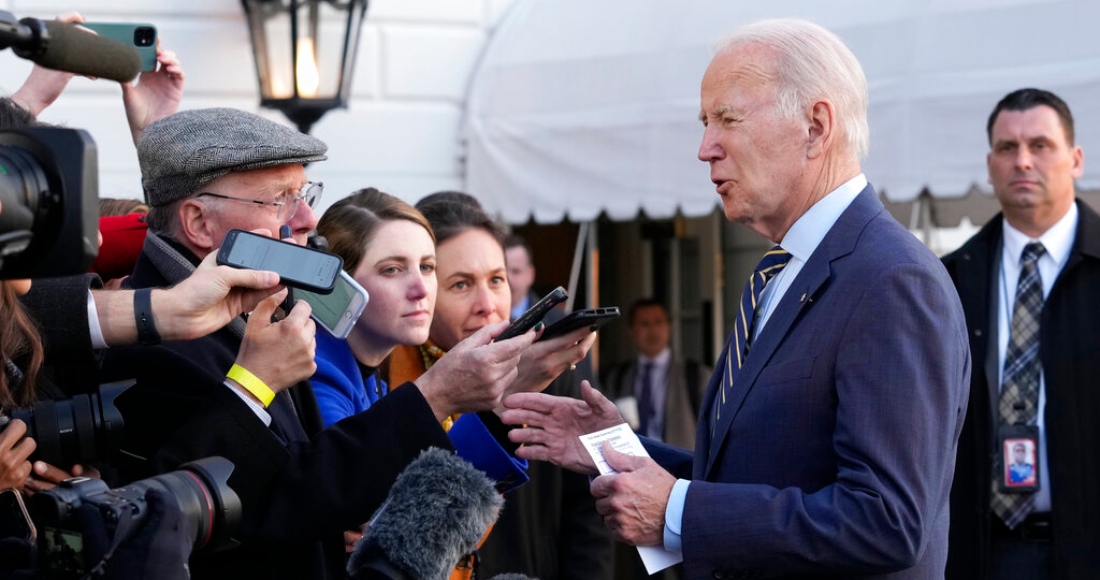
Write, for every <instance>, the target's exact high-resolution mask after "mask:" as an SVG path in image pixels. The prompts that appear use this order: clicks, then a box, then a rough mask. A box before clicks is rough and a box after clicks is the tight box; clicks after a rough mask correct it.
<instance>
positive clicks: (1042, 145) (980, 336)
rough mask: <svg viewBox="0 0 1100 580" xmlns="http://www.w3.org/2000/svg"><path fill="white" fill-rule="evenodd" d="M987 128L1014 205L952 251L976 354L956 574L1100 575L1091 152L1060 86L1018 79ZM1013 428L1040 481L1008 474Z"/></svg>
mask: <svg viewBox="0 0 1100 580" xmlns="http://www.w3.org/2000/svg"><path fill="white" fill-rule="evenodd" d="M986 135H987V137H988V139H989V147H990V150H989V155H988V156H987V157H986V164H987V165H988V167H989V183H990V184H992V186H993V193H994V194H995V195H996V196H997V201H998V202H999V203H1000V204H1001V209H1002V213H1001V214H1000V215H997V216H996V217H994V218H993V219H991V220H990V221H989V223H987V224H986V225H985V227H983V228H982V229H981V231H979V232H978V233H977V234H975V235H974V237H972V238H971V239H970V240H969V241H967V242H966V244H964V245H963V246H962V247H961V248H959V249H958V250H957V251H955V252H954V253H952V254H951V255H949V256H947V257H945V258H944V264H945V265H946V266H947V270H948V272H949V273H950V275H951V278H952V280H953V281H954V283H955V286H956V288H957V289H958V291H959V297H960V299H961V300H962V304H963V309H964V310H965V311H966V321H967V326H968V328H969V331H970V333H969V334H970V351H971V353H972V356H973V357H974V373H973V376H972V378H971V382H970V409H969V411H968V412H967V417H966V423H965V427H964V429H963V433H962V437H961V439H959V454H958V459H957V464H956V470H955V483H954V486H953V488H952V490H951V544H950V546H951V549H950V552H949V557H948V562H947V578H949V579H963V578H965V579H967V580H972V579H977V580H984V579H986V578H1029V579H1040V580H1041V579H1043V578H1058V579H1070V580H1072V579H1076V578H1095V577H1096V571H1097V570H1100V492H1098V489H1100V488H1098V487H1097V482H1098V481H1100V429H1098V426H1100V392H1098V391H1097V388H1096V387H1097V385H1098V384H1100V367H1098V366H1097V364H1096V356H1097V354H1098V353H1100V302H1098V301H1097V296H1098V295H1100V215H1097V213H1096V212H1095V211H1093V210H1092V209H1091V208H1089V206H1087V205H1085V204H1084V203H1082V202H1080V201H1078V200H1076V199H1075V193H1074V180H1075V179H1076V178H1078V177H1080V176H1081V173H1082V171H1084V153H1083V152H1082V150H1081V147H1080V146H1079V145H1077V144H1076V143H1075V141H1074V126H1073V115H1072V114H1071V113H1070V110H1069V106H1067V105H1066V103H1065V102H1064V101H1063V100H1062V99H1061V98H1059V97H1058V96H1057V95H1055V94H1053V93H1051V92H1049V91H1044V90H1040V89H1020V90H1017V91H1013V92H1012V93H1009V94H1008V95H1006V96H1005V97H1004V98H1003V99H1001V101H1000V102H999V103H997V106H996V107H994V109H993V113H992V114H991V115H990V116H989V120H988V123H987V125H986ZM1008 439H1013V440H1019V439H1027V440H1029V443H1030V444H1029V445H1028V447H1030V448H1031V449H1032V450H1033V453H1034V455H1033V458H1035V459H1037V461H1035V462H1034V465H1035V474H1036V475H1037V476H1038V477H1036V478H1035V479H1036V481H1035V484H1034V485H1020V484H1014V483H1012V482H1005V481H1003V480H1004V475H1003V474H1004V472H1005V469H1004V466H1005V465H1006V464H1010V463H1012V462H1013V458H1011V457H1005V455H1006V454H1007V453H1008V451H1007V450H1008V449H1009V448H1010V445H1006V444H1005V442H1006V440H1008Z"/></svg>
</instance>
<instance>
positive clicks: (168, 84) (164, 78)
mask: <svg viewBox="0 0 1100 580" xmlns="http://www.w3.org/2000/svg"><path fill="white" fill-rule="evenodd" d="M184 80H185V75H184V73H183V67H182V66H181V65H180V61H179V58H178V57H177V56H176V53H175V52H173V51H170V50H164V49H163V48H161V46H160V39H159V38H158V39H157V68H156V69H155V70H151V71H146V72H143V73H141V75H139V76H138V79H137V84H134V82H133V81H130V82H128V83H122V103H123V105H124V106H125V107H126V121H127V122H129V124H130V134H131V136H132V137H133V139H134V144H135V145H137V142H138V139H140V138H141V133H142V131H144V130H145V127H148V126H149V124H150V123H152V122H154V121H158V120H160V119H163V118H164V117H167V116H168V115H171V114H173V113H175V112H176V110H177V109H179V106H180V101H181V100H182V99H183V85H184Z"/></svg>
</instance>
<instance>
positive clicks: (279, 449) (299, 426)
mask: <svg viewBox="0 0 1100 580" xmlns="http://www.w3.org/2000/svg"><path fill="white" fill-rule="evenodd" d="M158 243H159V246H157V244H158ZM151 244H152V245H153V246H156V247H151ZM167 253H169V252H168V251H167V250H166V247H165V246H164V242H163V241H162V240H159V239H156V237H155V236H153V235H150V236H149V238H147V240H146V246H145V250H144V251H143V253H142V256H141V258H139V260H138V264H137V267H136V269H135V272H134V275H133V276H132V277H131V278H130V283H131V284H133V286H134V287H139V288H140V287H159V286H165V285H168V284H170V283H173V282H177V281H178V279H172V278H178V277H179V276H181V275H186V273H185V272H181V271H179V270H178V268H179V262H178V261H177V262H176V263H175V265H168V266H165V265H164V262H163V258H160V259H156V258H154V259H151V258H150V254H152V255H153V256H161V257H163V256H165V255H166V254H167ZM173 268H176V269H173ZM185 270H186V269H185ZM164 272H169V273H170V274H168V275H166V274H165V273H164ZM239 326H240V325H239V324H238V323H237V322H236V321H235V322H234V324H232V325H230V326H228V327H226V328H224V329H222V330H220V331H218V332H216V333H214V334H211V335H209V336H206V337H204V338H201V339H198V340H193V341H187V342H171V343H165V344H162V345H160V346H156V347H132V348H124V349H110V350H109V351H108V356H107V361H106V362H105V366H106V367H107V368H108V369H112V368H113V369H119V368H121V373H122V374H128V375H131V376H134V377H136V379H137V384H136V385H135V386H134V387H133V388H131V389H130V390H129V391H127V392H126V393H124V394H123V395H122V396H120V397H119V399H118V401H117V404H118V406H119V409H120V410H121V412H122V413H123V417H124V419H125V422H126V434H125V438H126V440H125V443H124V449H125V450H126V451H127V452H128V453H130V454H131V455H133V456H135V457H137V458H138V459H135V461H133V462H132V463H131V464H129V465H126V466H125V468H126V473H127V474H129V476H130V477H131V478H133V477H145V476H148V475H150V474H152V473H163V472H166V471H171V470H174V469H176V468H177V467H178V466H179V465H180V464H181V463H184V462H186V461H191V460H195V459H199V458H202V457H207V456H211V455H220V456H223V457H225V458H227V459H229V460H230V461H232V462H233V463H234V465H235V466H236V468H235V470H234V471H233V474H232V476H231V477H230V479H229V485H230V487H232V488H233V490H234V491H235V492H236V493H237V494H238V495H239V496H240V498H241V503H242V506H243V517H242V522H241V525H240V528H239V532H238V534H237V536H236V538H237V539H239V540H240V541H241V543H242V545H241V546H240V547H238V548H236V549H233V550H230V551H226V552H221V553H217V554H198V555H196V556H193V557H192V559H191V573H192V575H193V577H195V578H215V577H217V578H288V579H290V578H293V579H301V578H337V577H344V576H345V574H344V573H343V566H344V553H343V538H342V532H343V530H348V529H353V528H355V527H357V526H359V525H360V524H362V523H363V522H365V521H367V520H368V519H369V518H370V516H371V514H372V513H373V512H374V510H375V509H376V508H377V507H378V506H379V505H380V504H381V503H382V501H383V500H384V499H385V497H386V493H387V491H388V489H389V488H390V486H391V485H392V483H393V481H394V480H395V479H396V477H397V475H398V474H399V473H400V472H401V470H402V469H403V468H404V467H405V466H406V465H407V464H408V463H409V462H410V461H412V460H413V459H415V458H416V457H417V456H418V455H419V453H420V451H422V450H424V449H427V448H428V447H432V446H435V447H441V448H445V449H450V448H452V447H451V444H450V441H449V439H448V438H447V435H446V433H445V432H444V431H443V429H442V428H441V427H440V425H439V423H438V422H437V421H436V420H435V416H434V414H433V413H432V411H431V408H430V407H429V406H428V404H427V402H426V401H425V400H424V399H423V397H422V396H421V395H420V391H419V390H418V389H416V388H415V387H406V388H398V389H395V390H394V391H393V392H392V393H391V394H390V395H388V396H386V397H385V398H384V399H382V400H381V401H379V402H378V403H376V404H375V405H373V406H372V407H371V409H369V410H368V411H366V412H363V413H360V414H358V415H355V416H353V417H349V418H347V419H345V420H343V421H340V422H339V423H337V424H335V425H333V426H332V427H330V428H328V429H324V430H322V429H321V421H320V414H319V413H318V411H317V403H316V400H315V399H314V398H313V392H312V390H311V389H310V387H309V383H308V382H302V383H299V384H298V385H297V386H295V387H293V388H291V389H289V390H288V391H285V393H289V396H286V395H283V394H282V393H281V394H280V395H279V396H278V397H276V401H275V402H273V403H272V405H271V407H269V411H270V414H271V416H272V426H271V427H270V428H268V427H266V426H265V425H264V424H263V422H261V421H260V419H259V418H257V417H256V415H255V414H254V413H253V412H252V410H251V409H250V408H249V407H248V406H247V405H246V404H245V403H244V402H243V401H242V400H241V399H240V398H239V397H238V396H237V395H236V394H235V393H233V392H232V391H231V390H230V389H229V388H228V387H226V386H225V385H224V384H223V381H224V377H225V373H226V372H227V371H228V370H229V367H230V366H232V364H233V361H234V359H235V358H236V355H237V350H238V348H239V346H240V334H239V332H240V330H239ZM140 458H147V460H145V461H141V460H140Z"/></svg>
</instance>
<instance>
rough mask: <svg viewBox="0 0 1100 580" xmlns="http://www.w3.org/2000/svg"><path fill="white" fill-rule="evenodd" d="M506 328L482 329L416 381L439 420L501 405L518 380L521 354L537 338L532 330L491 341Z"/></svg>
mask: <svg viewBox="0 0 1100 580" xmlns="http://www.w3.org/2000/svg"><path fill="white" fill-rule="evenodd" d="M507 327H508V322H498V323H496V324H490V325H487V326H485V327H483V328H481V330H478V331H477V332H475V333H474V334H472V335H470V336H469V337H467V338H466V339H464V340H463V341H462V342H459V343H458V344H456V345H455V347H454V348H452V349H451V350H450V351H449V352H447V354H446V355H444V356H443V358H441V359H439V360H438V361H436V363H435V364H434V365H432V368H430V369H428V371H427V372H425V373H424V374H423V375H421V376H420V378H418V379H416V380H415V381H413V383H414V384H415V385H416V386H417V387H418V388H419V389H420V391H421V393H423V395H424V398H425V399H426V400H427V401H428V404H429V405H431V407H432V411H433V412H434V413H435V416H436V418H437V419H438V420H440V421H442V420H443V419H444V418H446V417H447V416H449V415H453V414H455V413H472V412H475V411H488V410H490V409H494V408H496V407H497V405H499V404H500V400H501V398H502V397H503V396H504V394H505V392H506V389H507V388H508V386H509V385H511V384H512V383H513V382H514V381H515V379H516V376H517V374H518V373H517V371H516V367H517V366H518V365H519V359H520V355H521V354H522V353H523V351H524V350H525V349H527V348H528V347H530V346H531V343H532V342H533V341H534V340H535V333H534V331H529V332H527V333H525V334H522V335H520V336H517V337H514V338H510V339H508V340H505V341H501V342H492V340H493V338H494V337H495V336H497V335H498V334H500V333H501V332H504V329H505V328H507Z"/></svg>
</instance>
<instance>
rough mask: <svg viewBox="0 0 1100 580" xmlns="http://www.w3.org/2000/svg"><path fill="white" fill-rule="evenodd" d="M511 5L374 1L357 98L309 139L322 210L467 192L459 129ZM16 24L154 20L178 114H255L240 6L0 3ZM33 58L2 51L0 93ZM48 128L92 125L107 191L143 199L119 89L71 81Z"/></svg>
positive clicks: (132, 1)
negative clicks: (175, 82) (364, 197)
mask: <svg viewBox="0 0 1100 580" xmlns="http://www.w3.org/2000/svg"><path fill="white" fill-rule="evenodd" d="M512 1H513V0H372V1H370V4H369V7H368V10H367V18H366V21H365V22H364V24H363V31H362V39H361V41H360V45H359V54H358V57H357V59H356V70H355V76H354V85H353V89H352V97H351V99H350V102H349V105H348V109H347V110H336V111H331V112H329V113H328V114H327V115H325V117H324V118H322V119H321V120H320V121H319V122H318V123H317V124H315V125H314V127H313V130H312V132H311V133H312V135H314V136H315V137H318V138H320V139H321V140H323V141H325V142H326V143H328V145H329V159H328V161H325V162H321V163H317V164H315V165H313V166H311V167H310V168H309V169H308V172H309V174H310V178H311V179H314V180H321V181H324V182H325V189H326V193H325V199H324V200H323V201H322V207H327V206H328V205H330V204H331V203H332V202H334V201H335V200H337V199H339V198H340V197H342V196H344V195H346V194H348V193H350V192H351V191H353V190H355V189H358V188H361V187H366V186H374V187H378V188H380V189H382V190H384V191H388V192H390V193H393V194H394V195H398V196H401V197H403V198H405V199H407V200H410V201H415V200H416V199H418V198H420V197H422V196H423V195H425V194H428V193H431V192H433V191H437V190H440V189H461V188H462V187H463V177H462V173H461V152H460V145H459V139H458V130H459V126H460V122H461V118H462V114H463V109H464V106H465V102H464V101H465V96H466V88H467V85H468V83H469V79H470V76H471V74H472V72H473V69H474V66H475V64H476V62H477V60H478V58H479V56H480V54H481V51H482V48H483V46H484V44H485V42H486V40H487V38H488V35H489V34H490V33H491V31H492V28H493V26H494V25H495V23H496V22H497V21H498V20H499V19H500V17H501V15H502V14H503V13H504V11H505V10H506V9H507V7H508V6H509V5H510V4H511V2H512ZM0 9H2V10H7V11H10V12H12V13H14V15H15V16H16V17H17V18H23V17H27V16H32V17H36V18H53V17H54V16H56V15H57V14H60V13H63V12H67V11H72V10H76V11H78V12H80V13H81V14H83V15H84V16H85V17H86V18H87V19H88V20H97V21H134V22H151V23H153V24H154V25H155V26H156V27H157V29H158V30H159V32H160V36H161V39H162V43H163V46H165V47H166V48H168V49H171V50H175V51H176V52H177V53H178V54H179V57H180V61H181V62H182V64H183V67H184V70H185V72H186V75H187V88H186V92H185V96H184V101H183V105H182V108H186V109H192V108H202V107H214V106H219V107H237V108H241V109H245V110H249V111H254V112H257V113H260V114H262V115H264V116H266V117H268V118H270V119H273V120H275V121H278V122H280V123H284V124H286V125H288V126H292V125H291V123H289V121H287V120H286V119H285V117H283V116H282V114H281V113H279V112H277V111H273V110H267V109H260V108H259V105H258V103H259V91H258V88H257V82H256V71H255V65H254V64H253V61H252V49H251V46H250V42H249V38H248V31H247V26H246V24H245V20H244V11H243V8H242V7H241V4H240V3H239V2H238V1H236V0H190V1H184V0H159V1H158V2H145V1H136V0H70V1H69V2H58V1H54V0H34V1H33V2H31V1H30V0H0ZM29 71H30V63H28V62H27V61H24V60H22V59H20V58H18V57H16V56H15V55H14V54H13V53H12V52H11V51H10V50H9V51H3V52H2V53H0V90H2V91H3V92H5V93H7V94H10V93H12V92H14V91H15V90H16V89H17V88H18V87H19V85H20V84H21V83H22V81H23V79H24V78H26V75H27V73H28V72H29ZM41 119H42V120H43V121H47V122H51V123H58V124H64V125H66V126H69V127H74V128H82V129H86V130H88V131H89V132H90V133H91V134H92V137H93V138H94V139H95V141H96V143H97V144H98V146H99V169H100V195H101V196H104V197H108V196H110V197H134V198H140V197H141V183H140V171H139V169H138V164H137V156H136V153H135V151H134V147H133V144H132V142H131V140H130V136H129V130H128V128H127V125H126V117H125V113H124V112H123V109H122V99H121V90H120V89H119V87H118V86H117V84H116V83H114V82H111V81H105V80H99V81H92V80H89V79H85V78H77V79H74V80H73V82H72V83H70V85H69V88H68V90H67V91H66V92H65V94H64V95H62V97H61V98H60V99H59V100H58V101H57V102H56V103H55V104H54V105H53V106H52V107H51V108H50V109H48V110H47V111H46V112H44V113H43V114H42V116H41Z"/></svg>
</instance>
